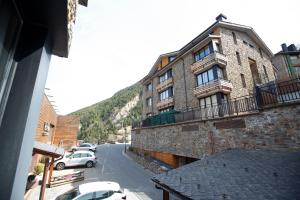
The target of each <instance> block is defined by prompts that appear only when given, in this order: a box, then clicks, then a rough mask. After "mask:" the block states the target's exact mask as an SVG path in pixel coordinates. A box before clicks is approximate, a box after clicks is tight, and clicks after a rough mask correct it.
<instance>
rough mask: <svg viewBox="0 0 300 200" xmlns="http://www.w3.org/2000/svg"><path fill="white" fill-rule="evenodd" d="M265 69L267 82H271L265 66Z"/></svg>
mask: <svg viewBox="0 0 300 200" xmlns="http://www.w3.org/2000/svg"><path fill="white" fill-rule="evenodd" d="M263 68H264V73H265V79H266V80H265V81H267V82H269V76H268V73H267V69H266V66H264V65H263Z"/></svg>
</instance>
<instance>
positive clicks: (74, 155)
mask: <svg viewBox="0 0 300 200" xmlns="http://www.w3.org/2000/svg"><path fill="white" fill-rule="evenodd" d="M80 156H81V154H80V153H75V154H73V156H72V158H80Z"/></svg>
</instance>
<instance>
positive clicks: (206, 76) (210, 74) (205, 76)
mask: <svg viewBox="0 0 300 200" xmlns="http://www.w3.org/2000/svg"><path fill="white" fill-rule="evenodd" d="M223 77H224V75H223V70H222V69H221V68H220V67H217V66H216V67H213V68H211V69H209V70H207V71H205V72H202V73H200V74H198V75H197V76H196V78H197V86H199V85H205V84H207V83H208V82H210V81H213V80H216V79H222V78H223Z"/></svg>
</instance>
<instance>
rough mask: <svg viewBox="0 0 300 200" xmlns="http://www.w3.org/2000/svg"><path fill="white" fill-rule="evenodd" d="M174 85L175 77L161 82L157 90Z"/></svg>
mask: <svg viewBox="0 0 300 200" xmlns="http://www.w3.org/2000/svg"><path fill="white" fill-rule="evenodd" d="M172 85H173V77H171V78H169V79H168V80H165V81H163V82H161V83H159V84H158V86H157V87H156V90H157V92H160V91H163V90H165V89H167V88H168V87H170V86H172Z"/></svg>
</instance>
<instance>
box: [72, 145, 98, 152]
mask: <svg viewBox="0 0 300 200" xmlns="http://www.w3.org/2000/svg"><path fill="white" fill-rule="evenodd" d="M96 148H97V146H96V145H93V144H90V143H82V144H81V145H79V146H78V147H77V146H73V147H72V151H73V152H74V151H83V150H86V151H93V152H96Z"/></svg>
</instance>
